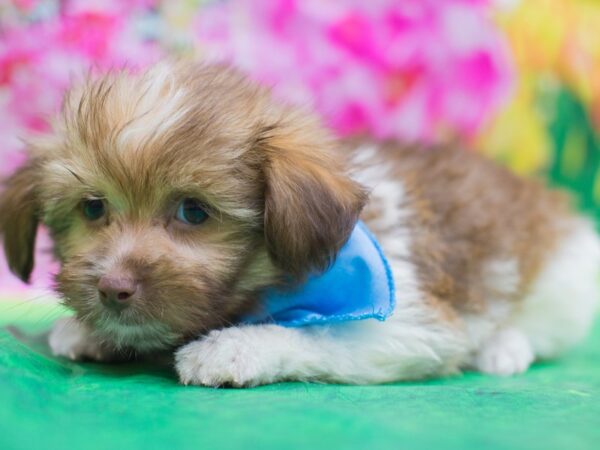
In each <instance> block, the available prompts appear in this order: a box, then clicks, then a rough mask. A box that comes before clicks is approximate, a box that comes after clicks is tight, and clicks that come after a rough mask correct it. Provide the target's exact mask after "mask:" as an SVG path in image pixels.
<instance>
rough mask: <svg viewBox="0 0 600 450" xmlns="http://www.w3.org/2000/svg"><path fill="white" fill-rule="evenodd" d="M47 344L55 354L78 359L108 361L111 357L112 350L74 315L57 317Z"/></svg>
mask: <svg viewBox="0 0 600 450" xmlns="http://www.w3.org/2000/svg"><path fill="white" fill-rule="evenodd" d="M48 344H49V345H50V349H51V350H52V353H53V354H54V355H55V356H63V357H65V358H68V359H71V360H74V361H79V360H83V359H92V360H95V361H108V360H111V359H113V356H114V354H113V352H111V351H110V350H109V349H108V348H106V347H105V346H102V345H101V344H100V342H99V341H98V339H97V338H95V337H94V336H93V335H92V333H91V330H90V329H89V328H88V327H87V326H85V325H84V324H82V323H81V322H79V321H78V320H77V319H76V318H74V317H65V318H62V319H59V320H57V321H56V323H55V324H54V327H53V328H52V331H50V335H49V336H48Z"/></svg>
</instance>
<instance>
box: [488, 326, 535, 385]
mask: <svg viewBox="0 0 600 450" xmlns="http://www.w3.org/2000/svg"><path fill="white" fill-rule="evenodd" d="M533 359H534V356H533V350H532V349H531V345H530V344H529V340H528V339H527V337H526V336H525V335H523V334H522V333H521V332H519V331H517V330H504V331H500V332H499V333H497V334H495V335H494V336H493V337H492V338H491V339H490V340H489V341H488V342H487V343H486V344H485V345H484V346H483V348H482V349H481V350H480V351H479V354H478V355H477V360H476V366H477V369H479V371H480V372H484V373H489V374H492V375H504V376H507V375H515V374H518V373H523V372H525V371H526V370H527V369H528V368H529V366H530V365H531V363H532V362H533Z"/></svg>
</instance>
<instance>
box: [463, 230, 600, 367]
mask: <svg viewBox="0 0 600 450" xmlns="http://www.w3.org/2000/svg"><path fill="white" fill-rule="evenodd" d="M599 272H600V242H599V241H598V238H597V236H596V233H595V231H594V230H593V228H592V227H591V226H590V225H589V224H587V223H586V222H577V223H576V224H575V226H574V227H573V229H572V231H571V232H570V233H569V234H568V235H567V236H565V238H563V240H562V242H561V243H560V245H559V246H558V247H557V249H556V250H555V251H553V252H552V254H551V256H550V257H549V258H548V262H547V263H546V264H545V266H544V268H543V269H542V271H541V272H540V274H539V275H538V277H537V279H536V280H535V281H534V282H533V284H532V286H531V288H530V289H529V293H528V295H527V296H526V298H525V299H524V300H523V303H522V304H521V305H520V307H519V308H518V309H517V310H516V311H514V312H512V313H511V314H507V317H506V318H505V319H504V320H503V321H502V322H501V323H500V328H499V329H498V330H496V331H492V332H490V333H489V337H488V338H487V339H485V340H483V341H482V343H481V345H480V346H479V348H478V350H477V351H476V353H475V355H474V356H475V357H474V361H473V366H474V367H475V368H476V369H477V370H479V371H481V372H485V373H491V374H495V375H511V374H516V373H521V372H524V371H525V370H527V368H528V367H529V365H530V364H531V363H532V362H533V360H534V359H546V358H552V357H555V356H557V355H559V354H560V353H562V352H563V351H565V350H567V349H568V348H569V347H572V346H573V345H575V344H576V343H577V342H579V341H581V340H582V339H583V338H584V337H585V335H586V334H587V333H588V331H589V329H590V327H591V325H592V323H593V319H594V316H595V311H596V309H597V305H598V302H599V301H600V282H599V280H598V274H599Z"/></svg>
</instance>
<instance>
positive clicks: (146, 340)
mask: <svg viewBox="0 0 600 450" xmlns="http://www.w3.org/2000/svg"><path fill="white" fill-rule="evenodd" d="M93 330H94V331H93V333H94V335H95V336H96V337H97V338H98V339H100V340H101V341H103V342H106V343H107V344H109V345H111V346H113V347H115V348H116V349H117V350H131V351H134V352H136V353H147V352H151V351H159V350H165V349H168V348H172V347H173V346H175V345H176V344H177V343H178V342H179V341H180V340H181V335H180V334H178V333H175V332H173V331H172V330H171V329H170V327H169V326H168V325H166V324H165V323H163V322H160V321H158V320H154V319H146V320H141V319H139V318H135V317H130V316H128V315H127V314H121V315H116V314H115V313H113V312H111V313H109V314H105V315H102V316H101V317H99V318H98V319H97V320H95V321H94V324H93Z"/></svg>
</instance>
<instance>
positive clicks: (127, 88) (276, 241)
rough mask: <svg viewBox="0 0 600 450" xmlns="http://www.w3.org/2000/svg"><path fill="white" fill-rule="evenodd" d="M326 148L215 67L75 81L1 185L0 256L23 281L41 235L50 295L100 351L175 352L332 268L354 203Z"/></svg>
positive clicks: (323, 140) (295, 115)
mask: <svg viewBox="0 0 600 450" xmlns="http://www.w3.org/2000/svg"><path fill="white" fill-rule="evenodd" d="M333 147H334V143H333V141H332V140H331V139H330V138H329V136H328V135H327V133H326V132H325V131H324V130H323V129H321V128H320V126H319V125H318V124H317V123H316V122H315V121H314V120H313V119H312V118H311V117H309V116H307V115H305V114H303V113H301V112H299V111H297V110H295V109H293V108H290V107H286V106H283V105H280V104H277V103H276V102H274V101H273V100H272V99H271V98H270V96H269V94H268V92H266V91H265V90H263V89H261V88H259V87H257V86H255V85H253V84H251V83H249V82H248V81H247V80H246V79H244V78H243V77H242V76H241V75H239V74H238V73H236V72H234V71H232V70H230V69H226V68H223V67H218V66H201V65H181V64H179V65H177V64H176V65H173V64H163V65H159V66H156V67H155V68H153V69H151V70H149V71H148V72H145V73H141V74H130V73H127V72H120V73H113V74H110V75H107V76H104V77H102V78H100V79H95V80H89V81H88V82H86V83H85V84H84V85H83V86H81V87H78V88H75V89H73V90H72V91H71V93H70V94H69V95H68V96H67V98H66V99H65V102H64V107H63V112H62V115H61V116H60V118H59V119H58V120H57V121H56V123H55V124H54V127H53V132H52V133H51V134H50V135H49V136H46V137H45V138H44V139H39V140H38V141H36V142H35V143H33V144H32V146H31V157H30V160H29V162H28V164H26V165H25V166H24V167H22V168H21V169H20V170H19V171H18V172H17V173H15V174H14V175H13V176H12V177H11V178H10V179H9V180H8V181H7V183H6V185H5V189H4V191H3V193H2V196H1V198H0V232H1V233H2V235H3V238H4V248H5V255H6V257H7V259H8V261H9V265H10V268H11V269H12V271H13V272H14V273H15V274H17V275H18V276H19V277H20V278H21V279H23V280H27V279H28V277H29V275H30V272H31V270H32V267H33V247H34V241H35V234H36V229H37V225H38V222H41V223H44V224H45V225H46V226H47V227H48V229H49V230H50V232H51V235H52V238H53V240H54V244H55V253H56V256H57V258H58V259H59V261H60V262H61V270H60V273H59V274H58V276H57V282H56V289H57V291H58V292H59V293H60V294H61V295H62V297H63V298H64V302H65V304H66V305H67V306H69V307H71V308H72V309H74V310H75V312H76V314H77V315H78V317H79V318H80V319H81V320H83V321H85V322H87V323H88V324H89V325H90V326H91V327H92V328H93V329H94V330H95V332H96V333H97V334H98V336H99V337H100V338H102V339H105V340H106V341H107V342H108V343H112V344H114V345H115V346H117V347H126V348H132V349H135V350H137V351H149V350H153V349H159V348H164V347H168V346H171V345H175V344H177V343H179V342H181V341H182V340H184V339H187V338H190V337H193V336H196V335H198V334H201V333H203V332H205V331H207V330H209V329H211V328H214V327H219V326H223V325H224V324H227V323H229V322H231V321H233V320H235V319H236V317H239V316H240V315H241V314H243V313H244V312H245V311H246V310H248V309H249V308H252V307H253V306H254V305H253V302H255V301H256V300H257V298H258V293H259V292H260V290H261V289H263V288H264V287H266V286H269V285H272V284H274V283H277V282H278V281H279V280H281V279H296V280H300V279H302V278H303V277H305V276H306V275H307V274H308V273H309V272H311V271H319V270H323V269H325V268H326V267H327V265H328V264H329V263H330V261H331V260H332V258H334V257H335V254H336V252H337V251H338V250H339V249H340V247H341V246H342V245H343V244H344V242H345V241H346V240H347V238H348V236H349V234H350V232H351V230H352V228H353V226H354V223H355V222H356V220H357V217H358V214H359V212H360V210H361V208H362V206H363V204H364V202H365V199H366V195H365V193H364V191H363V190H362V188H361V187H360V186H359V185H357V184H356V183H354V182H353V181H352V180H350V179H349V178H348V177H347V175H346V174H345V169H344V167H343V164H342V163H341V162H340V157H339V156H337V155H336V154H335V151H334V148H333Z"/></svg>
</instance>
